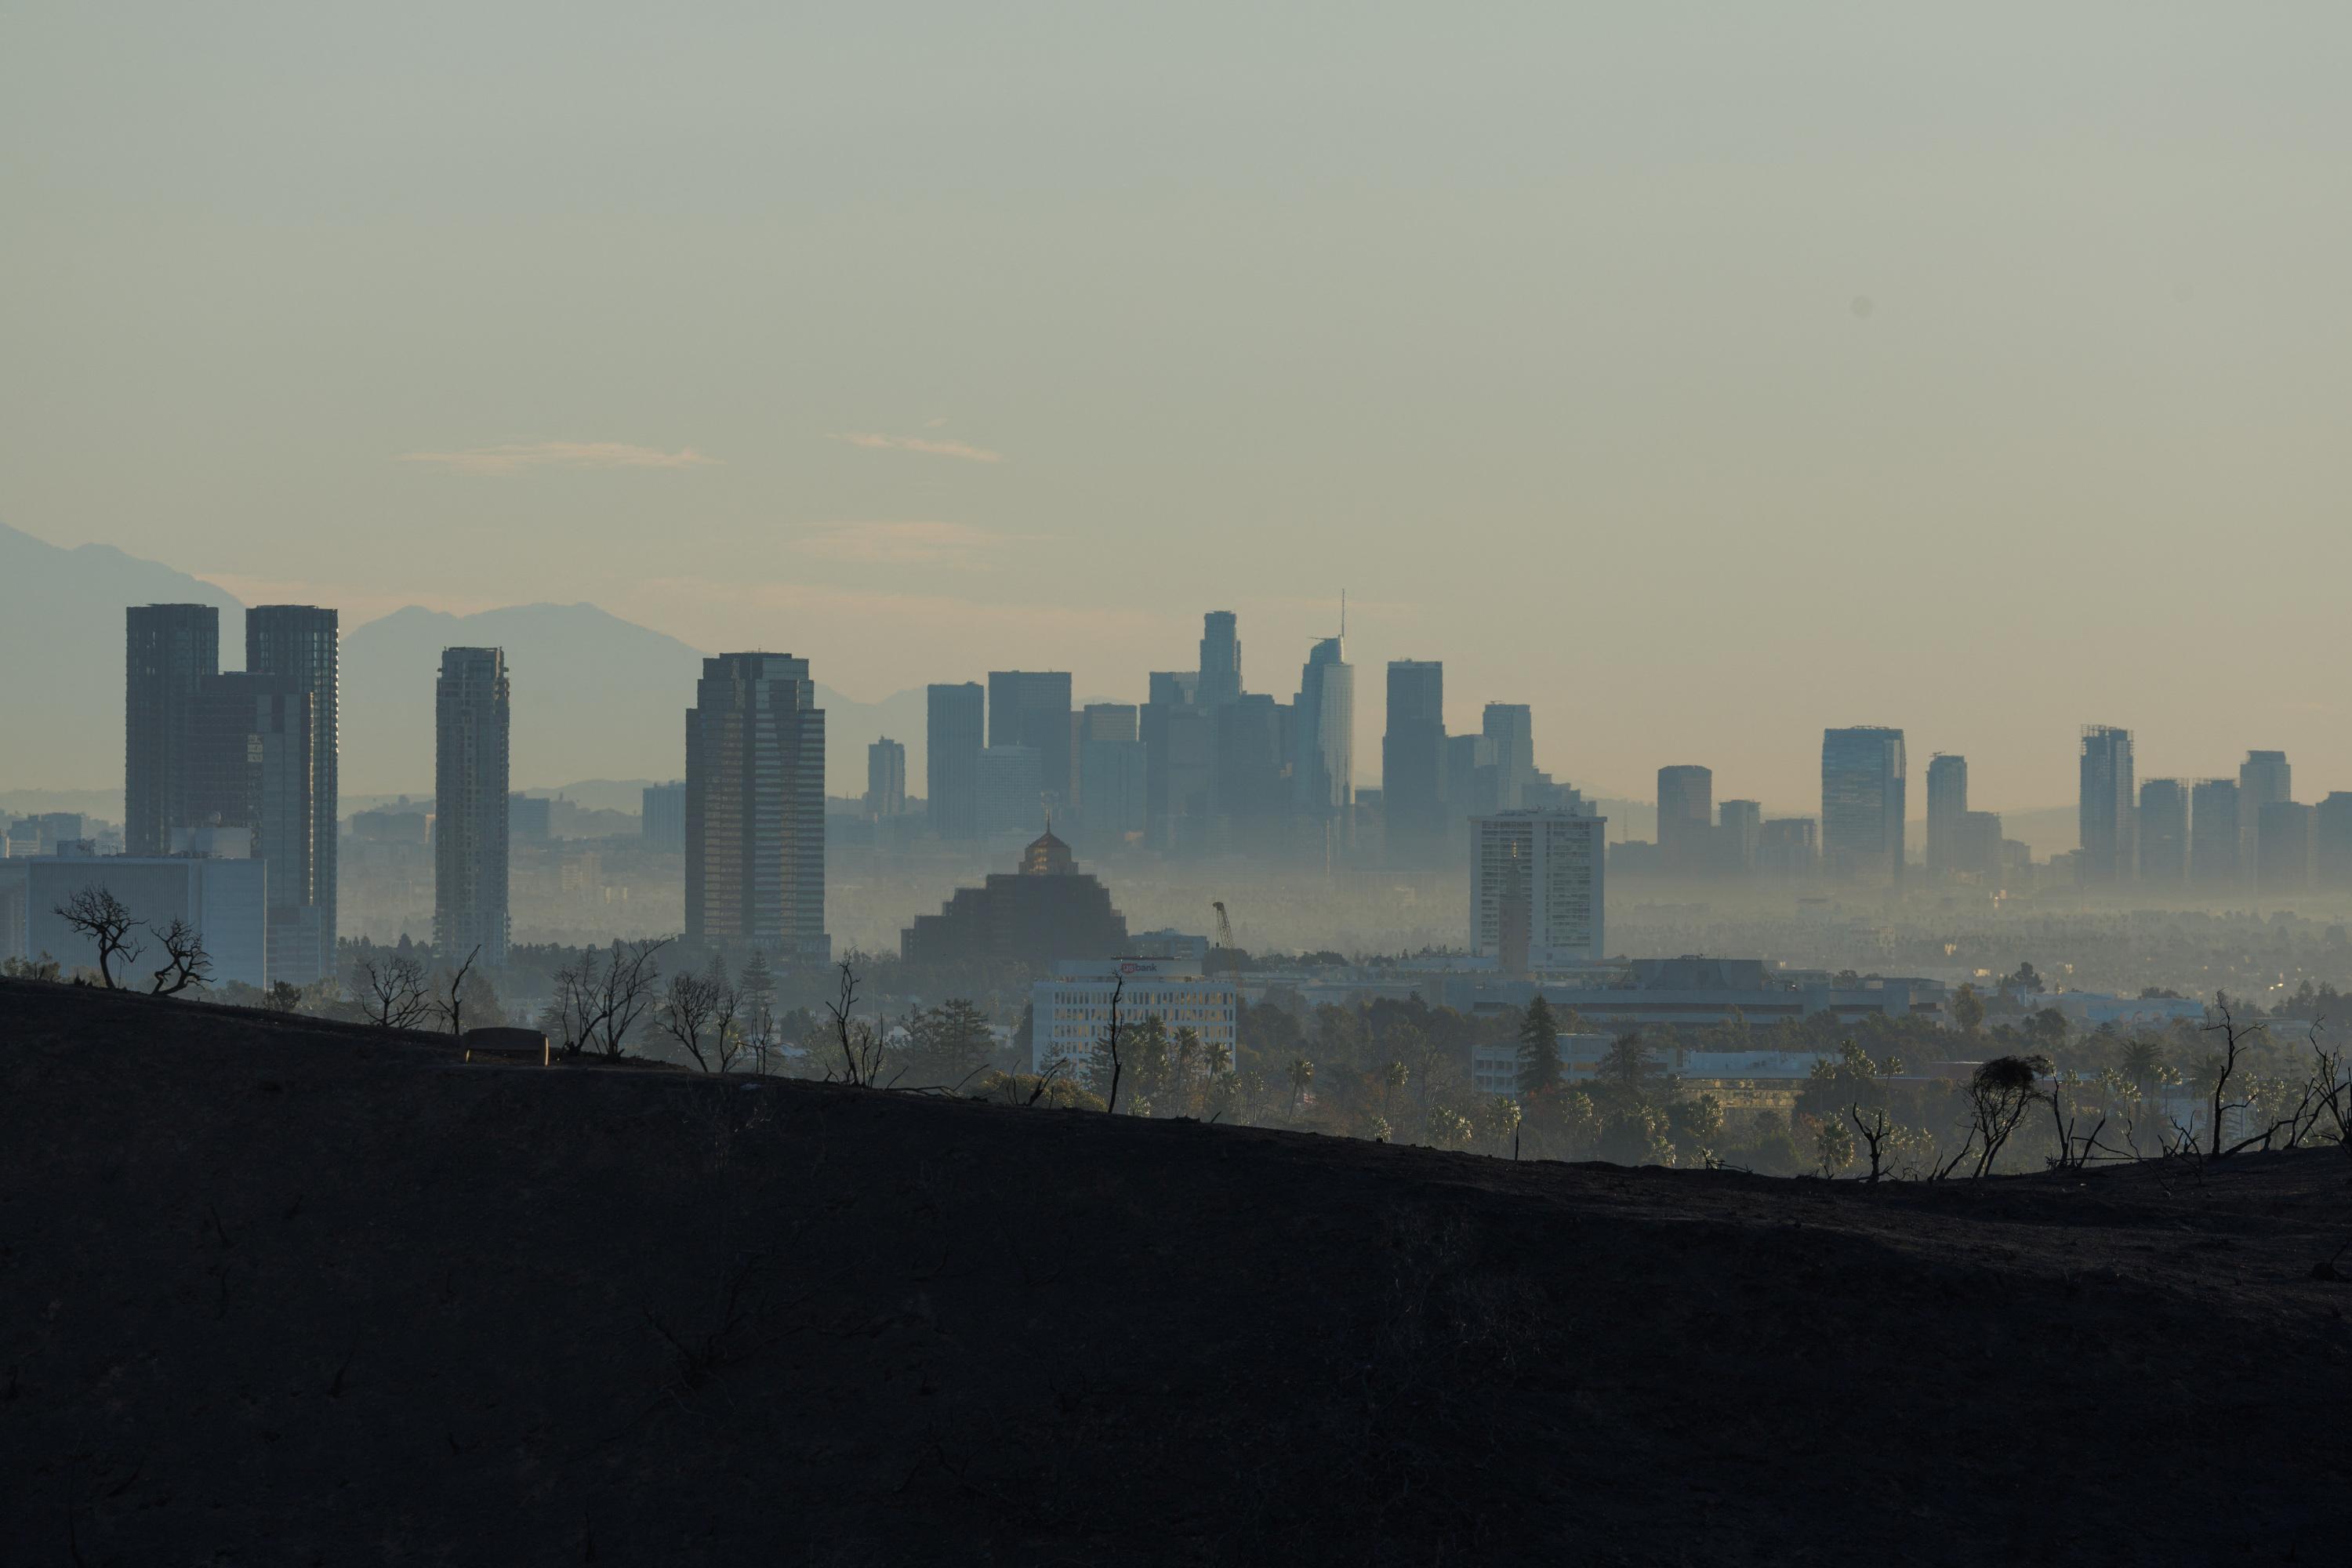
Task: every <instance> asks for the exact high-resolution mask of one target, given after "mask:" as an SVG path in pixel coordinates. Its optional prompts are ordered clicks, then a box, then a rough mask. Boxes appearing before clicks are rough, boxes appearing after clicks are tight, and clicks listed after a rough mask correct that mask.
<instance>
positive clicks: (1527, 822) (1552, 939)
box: [1470, 811, 1609, 969]
mask: <svg viewBox="0 0 2352 1568" xmlns="http://www.w3.org/2000/svg"><path fill="white" fill-rule="evenodd" d="M1608 825H1609V819H1608V818H1607V817H1605V816H1570V814H1568V813H1567V812H1564V811H1507V812H1499V813H1496V815H1494V816H1481V817H1476V818H1475V819H1473V820H1472V822H1471V824H1470V951H1471V952H1472V953H1473V954H1474V955H1476V956H1479V957H1494V958H1496V959H1498V960H1500V959H1502V958H1503V957H1504V955H1505V952H1506V949H1509V950H1510V956H1511V957H1512V958H1517V952H1518V948H1519V944H1520V943H1521V942H1525V944H1526V954H1527V957H1526V963H1527V964H1528V966H1529V967H1531V968H1535V969H1547V968H1551V967H1554V966H1557V965H1559V964H1564V963H1581V962H1589V961H1591V960H1596V959H1600V958H1601V957H1604V956H1605V955H1606V951H1607V948H1606V944H1607V940H1608V937H1607V931H1606V922H1605V919H1604V916H1605V912H1606V904H1607V900H1606V897H1605V891H1606V873H1607V871H1608V855H1607V853H1606V850H1607V843H1606V838H1607V829H1608Z"/></svg>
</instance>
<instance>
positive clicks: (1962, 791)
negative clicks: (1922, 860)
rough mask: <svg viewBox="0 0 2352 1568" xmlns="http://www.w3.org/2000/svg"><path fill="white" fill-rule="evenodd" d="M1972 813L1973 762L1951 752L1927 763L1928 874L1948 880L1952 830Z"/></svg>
mask: <svg viewBox="0 0 2352 1568" xmlns="http://www.w3.org/2000/svg"><path fill="white" fill-rule="evenodd" d="M1968 809H1969V760H1968V758H1966V757H1962V756H1956V755H1954V754H1953V753H1951V752H1937V753H1936V754H1935V755H1934V756H1932V757H1930V758H1928V759H1927V871H1928V874H1929V875H1930V876H1936V877H1948V876H1950V875H1951V874H1952V872H1953V871H1954V870H1955V869H1956V868H1955V867H1954V866H1953V864H1952V830H1953V829H1954V828H1956V827H1958V826H1959V823H1960V816H1961V814H1962V813H1964V812H1966V811H1967V810H1968Z"/></svg>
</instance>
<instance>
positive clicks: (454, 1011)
mask: <svg viewBox="0 0 2352 1568" xmlns="http://www.w3.org/2000/svg"><path fill="white" fill-rule="evenodd" d="M481 956H482V944H481V943H480V942H476V943H475V944H474V951H473V952H469V953H467V955H466V962H465V963H461V964H459V965H458V966H457V973H455V974H453V975H451V976H450V977H449V989H448V992H447V994H446V995H440V996H436V997H435V998H434V1000H433V1010H434V1011H435V1012H436V1013H438V1014H440V1015H441V1016H442V1017H444V1018H446V1020H448V1024H449V1032H450V1033H451V1034H453V1035H462V1034H464V1033H465V1032H466V982H467V979H468V978H469V977H470V976H471V975H472V974H473V973H474V961H475V960H476V959H478V958H479V957H481Z"/></svg>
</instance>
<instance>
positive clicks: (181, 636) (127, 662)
mask: <svg viewBox="0 0 2352 1568" xmlns="http://www.w3.org/2000/svg"><path fill="white" fill-rule="evenodd" d="M123 633H124V636H123V650H122V651H123V658H122V670H123V702H122V819H123V821H122V827H123V835H122V836H123V847H124V849H125V850H126V851H127V852H129V853H130V854H132V855H163V854H168V853H169V852H170V851H171V847H172V830H173V828H175V827H184V826H187V822H188V815H189V813H188V786H189V781H190V762H191V758H190V755H189V749H190V747H191V745H192V744H193V743H194V731H193V726H194V722H195V713H196V692H197V689H198V688H199V687H200V686H201V685H202V684H203V682H204V680H205V678H206V677H208V676H212V675H215V674H217V673H218V672H219V670H220V612H219V611H218V610H216V609H215V608H214V607H213V606H212V605H131V606H130V607H129V608H128V609H126V610H125V611H124V612H123Z"/></svg>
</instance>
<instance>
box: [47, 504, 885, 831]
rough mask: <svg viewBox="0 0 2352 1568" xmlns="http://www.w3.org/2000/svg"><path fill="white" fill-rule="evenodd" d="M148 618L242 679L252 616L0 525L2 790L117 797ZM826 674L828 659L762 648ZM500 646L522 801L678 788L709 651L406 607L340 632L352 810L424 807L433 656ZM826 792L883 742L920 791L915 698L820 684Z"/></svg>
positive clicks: (619, 631)
mask: <svg viewBox="0 0 2352 1568" xmlns="http://www.w3.org/2000/svg"><path fill="white" fill-rule="evenodd" d="M151 603H177V604H206V605H215V606H217V607H218V608H219V609H220V611H221V660H222V663H223V664H224V665H225V666H226V667H228V668H236V667H238V666H241V665H242V664H243V662H244V658H243V651H244V647H245V633H244V626H243V623H242V612H243V608H244V606H243V605H241V604H240V603H239V602H238V600H237V599H236V596H235V595H231V594H229V593H227V592H226V591H225V590H223V589H220V588H217V587H215V586H214V585H213V584H209V583H206V582H204V581H202V580H200V579H198V578H195V577H192V576H190V575H189V574H186V573H184V572H179V571H175V570H173V568H171V567H169V566H165V565H163V564H162V563H157V562H153V561H145V560H142V559H140V558H139V557H137V556H134V555H127V554H125V553H123V552H121V551H120V550H117V549H114V548H113V547H112V546H110V545H102V544H85V545H83V546H81V547H79V549H74V550H67V549H63V548H61V547H59V546H58V545H54V544H49V543H46V542H43V541H41V540H38V539H36V538H34V537H33V536H32V535H31V534H28V533H24V532H21V531H17V530H16V529H12V528H7V527H5V526H0V666H5V668H7V669H9V670H10V671H12V672H13V673H14V674H15V675H16V679H13V680H11V681H9V682H7V683H6V689H5V691H0V734H5V735H6V736H8V737H10V738H11V742H12V743H11V744H10V745H8V746H7V747H5V749H0V756H5V762H0V789H9V788H15V789H31V788H47V789H61V790H62V789H114V790H119V789H120V788H121V780H122V694H123V673H122V640H123V639H122V612H123V610H124V608H125V606H127V605H143V604H151ZM767 646H768V647H771V648H772V649H773V650H775V651H778V652H787V651H789V652H792V653H796V654H801V655H803V657H806V658H809V659H810V660H811V662H812V663H813V664H814V665H816V667H817V668H820V669H822V668H824V649H822V648H804V647H793V644H792V641H791V638H790V637H789V636H782V635H780V636H779V637H774V638H771V639H769V641H768V645H767ZM445 647H502V648H504V649H505V650H506V653H507V661H508V666H509V671H510V677H509V678H510V679H511V681H512V686H513V692H514V736H513V763H512V774H511V776H512V779H513V783H514V787H515V788H517V789H524V788H547V787H554V786H558V785H562V784H568V783H571V782H572V781H575V780H583V779H636V778H644V779H672V778H677V777H679V776H680V775H681V774H682V773H684V772H685V767H686V758H685V750H686V717H685V715H686V710H687V708H688V705H689V704H691V703H692V702H693V700H694V682H695V678H696V676H697V675H698V673H699V672H700V667H701V660H702V658H703V657H704V654H703V650H701V649H698V648H696V647H691V646H689V645H688V644H686V643H683V642H680V641H679V640H678V639H677V638H676V637H669V636H667V635H666V634H664V633H661V632H657V631H654V630H652V629H650V628H648V627H646V626H638V625H636V624H635V622H632V621H626V620H623V619H622V618H621V617H620V616H615V615H613V614H611V613H609V612H608V611H605V610H603V609H599V608H598V607H597V606H596V605H585V604H581V605H509V606H507V607H504V608H500V609H494V610H484V611H481V612H479V613H478V614H475V615H470V616H457V615H450V614H448V613H446V612H445V611H440V610H430V609H426V608H424V607H423V606H421V605H408V606H406V607H405V608H403V609H398V610H394V612H393V613H392V614H390V615H388V616H382V617H380V618H379V619H376V620H373V621H369V622H366V623H364V624H362V625H359V626H352V625H351V624H349V623H348V622H347V623H346V624H345V626H344V627H343V642H342V691H341V715H340V730H341V746H342V787H343V793H344V794H345V795H346V796H352V795H373V794H391V793H393V792H394V791H404V792H406V793H409V794H411V795H426V794H430V793H431V791H432V788H433V681H434V677H435V675H436V673H437V672H438V670H439V668H440V666H441V650H442V649H443V648H445ZM817 700H818V701H819V702H820V703H821V704H822V705H823V706H824V710H825V714H826V724H825V750H826V759H825V760H826V768H825V773H826V787H827V789H828V791H829V792H830V793H832V794H835V795H856V794H857V793H859V792H861V791H863V790H864V789H865V787H866V744H867V742H870V741H872V740H874V739H875V738H876V737H877V736H878V735H883V734H888V735H890V736H893V737H894V738H896V739H898V740H900V741H903V742H906V744H907V752H908V776H909V777H910V778H912V779H919V778H921V777H922V765H923V763H922V741H923V720H924V700H923V693H922V691H921V690H920V689H914V690H908V691H902V692H898V693H897V694H896V695H894V696H892V697H889V698H887V699H885V700H882V701H880V702H875V703H864V702H856V701H853V700H850V699H848V698H846V697H845V696H843V695H842V694H841V693H840V692H838V691H835V690H834V689H830V688H828V687H826V686H824V685H823V684H820V685H819V686H818V688H817Z"/></svg>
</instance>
